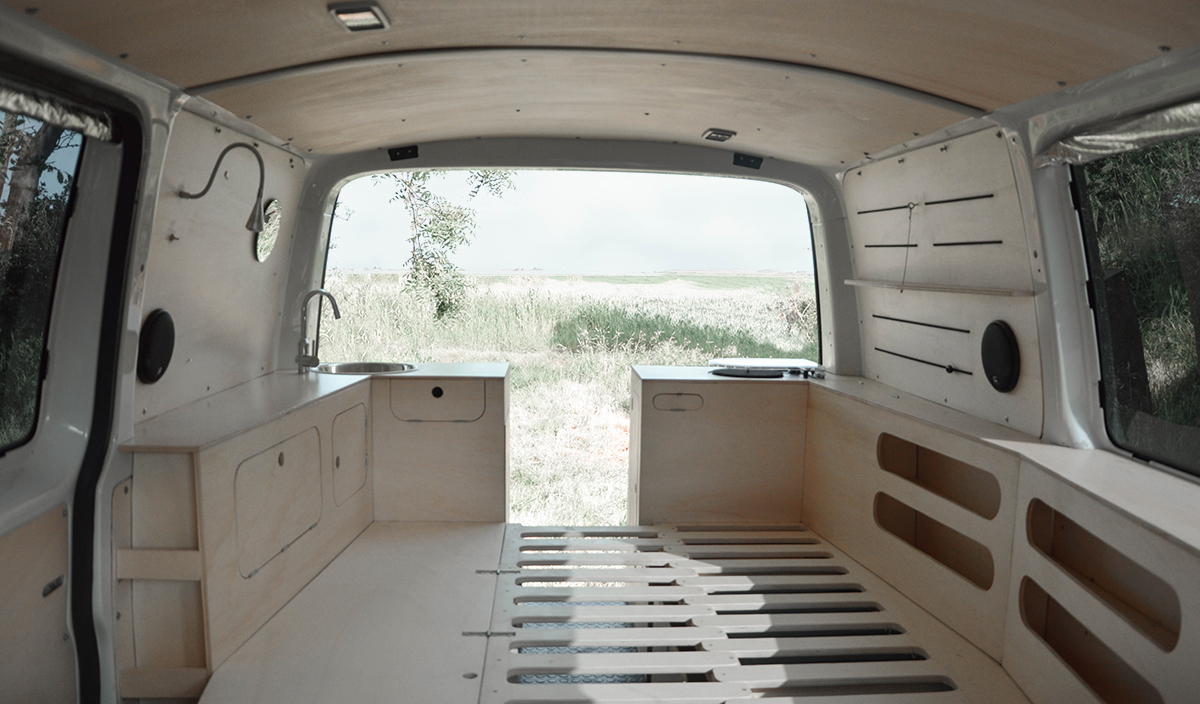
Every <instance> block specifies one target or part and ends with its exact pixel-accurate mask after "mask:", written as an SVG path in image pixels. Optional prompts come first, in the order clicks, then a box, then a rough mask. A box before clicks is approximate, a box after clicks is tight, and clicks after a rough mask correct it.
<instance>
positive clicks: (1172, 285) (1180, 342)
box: [1085, 137, 1200, 426]
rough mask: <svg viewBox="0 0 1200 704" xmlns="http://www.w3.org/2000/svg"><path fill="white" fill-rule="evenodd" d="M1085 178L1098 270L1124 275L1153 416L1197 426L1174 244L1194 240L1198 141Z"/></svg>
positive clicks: (1189, 329)
mask: <svg viewBox="0 0 1200 704" xmlns="http://www.w3.org/2000/svg"><path fill="white" fill-rule="evenodd" d="M1085 172H1086V177H1087V194H1088V205H1089V207H1090V208H1091V211H1092V215H1093V218H1094V223H1093V225H1094V229H1095V232H1096V233H1097V234H1096V237H1097V245H1098V249H1099V254H1100V261H1101V265H1102V266H1103V268H1104V270H1105V272H1114V271H1123V272H1124V280H1125V281H1126V282H1128V286H1129V291H1130V294H1131V296H1132V298H1133V303H1134V307H1135V308H1136V310H1137V316H1138V327H1139V329H1140V332H1141V337H1142V347H1143V350H1144V353H1145V358H1146V372H1147V377H1148V380H1149V385H1150V389H1149V390H1150V397H1151V402H1152V404H1153V409H1154V414H1155V415H1156V416H1158V417H1159V418H1162V419H1164V420H1167V421H1170V422H1172V423H1177V424H1181V425H1190V426H1200V361H1198V359H1197V345H1196V329H1195V317H1194V315H1193V312H1192V310H1191V308H1192V307H1194V305H1195V303H1196V302H1195V301H1192V302H1191V303H1192V304H1193V306H1189V299H1188V296H1189V292H1188V289H1187V281H1186V278H1185V275H1184V270H1183V264H1182V263H1181V259H1180V253H1179V251H1178V249H1177V245H1178V244H1179V242H1180V238H1196V237H1200V232H1198V231H1197V228H1200V218H1198V217H1197V211H1198V209H1200V205H1198V203H1197V196H1198V194H1200V190H1198V189H1200V137H1189V138H1185V139H1180V140H1175V141H1171V142H1166V143H1163V144H1159V145H1156V146H1153V147H1149V148H1146V149H1141V150H1137V151H1133V152H1129V153H1126V154H1119V155H1116V156H1111V157H1108V158H1105V159H1103V160H1100V161H1097V162H1094V163H1092V164H1090V165H1088V166H1087V167H1086V168H1085ZM1194 275H1196V276H1200V272H1198V273H1196V274H1194ZM1196 293H1197V292H1195V291H1193V292H1192V295H1195V294H1196Z"/></svg>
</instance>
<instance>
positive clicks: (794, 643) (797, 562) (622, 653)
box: [480, 525, 1025, 704]
mask: <svg viewBox="0 0 1200 704" xmlns="http://www.w3.org/2000/svg"><path fill="white" fill-rule="evenodd" d="M767 528H769V529H764V527H755V528H754V529H752V530H747V529H744V528H739V527H720V526H640V527H614V528H527V527H524V526H519V525H510V526H508V529H507V530H506V532H505V539H504V548H503V551H502V553H501V559H500V566H499V570H498V571H499V574H498V585H497V592H496V600H495V604H494V606H493V609H492V623H491V628H490V631H491V637H489V639H488V657H487V665H486V667H485V669H484V675H483V683H482V684H483V687H482V692H481V697H480V702H484V703H486V704H503V703H513V702H522V703H525V702H528V703H530V704H532V703H533V702H585V701H586V702H623V703H630V702H713V703H714V704H715V703H718V702H727V701H738V700H745V699H751V698H760V697H771V698H776V699H774V700H775V701H780V700H782V701H788V700H789V699H790V700H794V701H797V702H798V701H805V702H812V701H814V699H813V698H812V697H824V696H829V697H835V698H833V699H829V701H836V702H838V704H868V703H872V704H882V703H883V702H894V703H904V702H929V703H932V704H939V703H942V702H945V703H946V704H950V703H951V702H965V701H971V702H1023V701H1025V698H1024V697H1023V696H1022V694H1021V693H1020V690H1018V689H1017V688H1016V686H1015V685H1013V683H1012V682H1011V680H1010V679H1009V678H1008V676H1007V675H1006V674H1005V673H1004V672H1003V670H1002V669H1001V668H1000V666H999V665H998V664H997V663H996V662H994V661H993V660H991V659H990V658H988V657H987V656H985V655H984V654H982V653H981V652H980V651H978V650H977V649H975V648H974V647H972V646H971V645H969V644H968V643H966V642H965V641H964V640H963V639H961V638H960V637H959V636H957V635H956V634H954V633H953V632H952V631H950V630H949V629H947V628H946V627H945V626H943V625H942V624H941V623H940V622H938V621H936V620H934V619H933V618H932V617H930V615H929V614H928V613H926V612H925V611H923V610H921V609H920V608H919V607H917V606H915V605H914V604H913V603H912V602H910V601H909V600H908V599H906V598H904V597H902V596H900V595H899V594H898V593H897V592H896V591H895V590H894V589H892V588H891V587H889V586H888V585H886V584H884V583H883V582H881V581H880V580H879V579H878V578H876V577H875V576H874V575H873V574H871V573H870V572H868V571H867V570H865V569H863V568H862V567H861V566H860V565H858V564H857V563H855V562H854V561H852V560H850V559H848V558H847V557H846V556H845V555H844V554H842V553H841V552H840V551H839V550H837V549H836V548H834V547H833V546H831V545H829V544H828V543H826V542H825V541H824V540H822V539H821V538H820V536H818V535H816V534H814V533H813V532H811V531H808V530H806V529H805V528H804V527H803V526H800V525H794V526H770V527H767Z"/></svg>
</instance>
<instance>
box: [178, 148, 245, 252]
mask: <svg viewBox="0 0 1200 704" xmlns="http://www.w3.org/2000/svg"><path fill="white" fill-rule="evenodd" d="M238 147H244V148H246V149H249V150H250V151H252V152H254V158H255V159H258V196H257V197H256V198H255V199H254V210H253V211H251V213H250V219H249V220H247V221H246V229H247V230H249V231H251V232H262V231H263V196H262V194H263V182H264V181H266V180H267V167H266V166H264V165H263V160H262V154H259V153H258V150H257V149H255V148H254V146H253V145H250V144H246V143H245V142H234V143H233V144H230V145H229V146H228V147H225V149H224V150H222V152H221V155H220V156H218V157H217V163H216V164H213V170H212V173H211V174H209V177H208V183H207V184H206V185H205V186H204V190H203V191H200V192H199V193H185V192H184V191H180V192H179V197H180V198H203V197H204V195H205V194H206V193H208V189H210V188H212V185H213V179H215V178H216V177H217V169H219V168H221V160H222V159H224V158H225V155H226V154H228V153H229V152H230V150H232V149H237V148H238Z"/></svg>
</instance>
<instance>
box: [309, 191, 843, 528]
mask: <svg viewBox="0 0 1200 704" xmlns="http://www.w3.org/2000/svg"><path fill="white" fill-rule="evenodd" d="M410 203H411V204H415V207H409V204H410ZM414 228H415V229H414ZM416 230H420V231H421V232H422V234H421V237H420V238H419V239H420V241H417V242H414V241H413V239H412V237H413V233H414V231H416ZM325 287H326V288H327V289H328V290H330V291H331V292H332V293H333V294H334V296H335V297H336V298H337V300H338V303H339V306H340V308H341V312H342V318H341V319H340V320H334V319H333V317H332V316H331V315H328V313H324V314H323V317H322V321H321V357H322V361H329V362H340V361H389V362H390V361H403V362H416V363H418V364H419V363H421V362H491V361H505V362H509V363H510V364H511V365H512V367H511V372H510V380H511V396H510V426H509V433H510V443H511V444H510V448H511V451H510V466H511V471H512V477H511V483H512V499H511V502H512V503H511V514H512V516H511V520H513V521H514V522H519V523H525V524H528V525H620V524H623V523H624V522H625V519H626V505H625V504H626V500H627V474H628V468H629V407H630V396H629V379H630V366H631V365H634V364H665V365H707V364H708V361H709V360H710V359H713V358H717V357H788V358H805V359H811V360H814V361H819V354H820V353H819V346H818V342H817V339H818V338H817V330H816V328H817V323H816V321H817V301H816V290H815V284H814V277H813V253H812V236H811V232H810V229H809V218H808V211H807V207H806V204H805V200H804V198H803V196H802V195H801V194H800V193H798V192H797V191H795V190H793V189H791V188H787V187H785V186H782V185H779V184H774V183H767V182H762V181H752V180H747V179H734V178H717V177H708V176H681V175H672V174H647V173H614V172H586V171H549V170H546V171H513V172H502V174H500V175H496V173H495V172H478V171H437V172H425V175H420V176H415V175H414V172H399V173H397V174H383V175H377V176H367V177H363V178H360V179H357V180H355V181H352V182H350V183H349V184H347V185H346V186H345V187H344V188H343V189H342V191H341V193H340V194H339V196H338V202H337V207H336V209H335V213H334V219H333V226H332V229H331V234H330V248H329V254H328V258H327V262H326V272H325Z"/></svg>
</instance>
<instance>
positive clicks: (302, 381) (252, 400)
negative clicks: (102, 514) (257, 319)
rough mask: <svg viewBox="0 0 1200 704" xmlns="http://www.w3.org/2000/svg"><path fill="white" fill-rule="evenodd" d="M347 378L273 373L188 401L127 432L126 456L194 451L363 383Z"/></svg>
mask: <svg viewBox="0 0 1200 704" xmlns="http://www.w3.org/2000/svg"><path fill="white" fill-rule="evenodd" d="M367 378H368V377H365V376H358V375H350V374H316V373H312V372H310V373H308V374H297V373H296V372H294V371H279V372H275V373H273V374H265V375H263V376H260V377H258V378H257V379H251V380H250V381H247V382H246V383H244V384H239V385H237V386H235V387H233V388H231V389H227V390H225V391H222V392H220V393H216V394H213V395H212V396H208V397H206V398H202V399H199V400H198V401H193V402H192V403H189V404H187V405H186V406H180V407H179V408H176V409H174V410H170V411H167V412H166V413H162V414H160V415H157V416H155V417H154V418H151V419H149V420H146V421H144V422H142V423H138V424H137V425H135V426H134V427H133V439H132V440H129V441H127V442H123V443H121V446H120V447H121V450H123V451H126V452H198V451H199V450H202V449H204V448H206V447H209V446H211V445H215V444H217V443H219V442H221V441H223V440H226V439H228V438H230V437H232V436H234V435H237V434H239V433H243V432H245V431H246V430H249V429H250V428H253V427H256V426H258V425H262V424H263V423H266V422H268V421H270V420H272V419H275V418H278V417H280V416H283V415H286V414H287V413H290V412H292V411H294V410H296V409H298V408H302V407H304V406H307V405H308V404H310V403H314V402H316V401H319V400H320V399H322V398H324V397H326V396H330V395H332V394H335V393H337V392H339V391H341V390H343V389H347V388H349V387H351V386H354V385H355V384H359V383H366V379H367Z"/></svg>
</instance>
